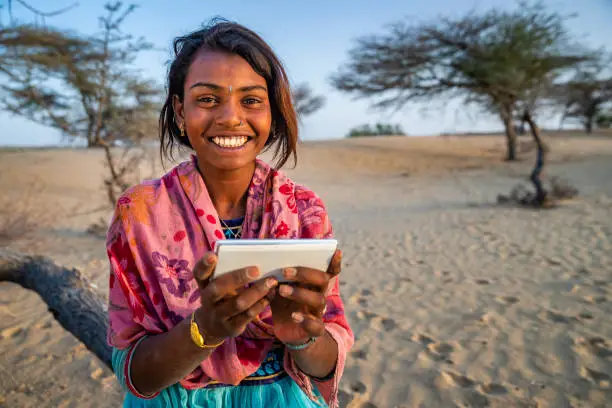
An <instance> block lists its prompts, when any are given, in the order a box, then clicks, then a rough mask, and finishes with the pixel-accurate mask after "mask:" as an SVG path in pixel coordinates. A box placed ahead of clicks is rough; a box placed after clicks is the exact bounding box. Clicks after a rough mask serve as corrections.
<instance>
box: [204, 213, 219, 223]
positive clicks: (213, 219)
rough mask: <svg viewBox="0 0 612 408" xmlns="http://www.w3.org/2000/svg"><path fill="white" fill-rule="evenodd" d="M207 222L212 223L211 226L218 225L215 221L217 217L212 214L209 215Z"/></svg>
mask: <svg viewBox="0 0 612 408" xmlns="http://www.w3.org/2000/svg"><path fill="white" fill-rule="evenodd" d="M206 221H208V222H210V223H211V224H216V222H217V220H215V217H213V216H212V215H211V214H208V216H207V217H206Z"/></svg>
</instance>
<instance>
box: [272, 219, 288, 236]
mask: <svg viewBox="0 0 612 408" xmlns="http://www.w3.org/2000/svg"><path fill="white" fill-rule="evenodd" d="M288 233H289V226H288V225H287V224H286V223H285V221H281V223H280V224H279V225H278V227H276V229H275V230H274V235H275V236H276V237H277V238H279V237H284V236H286V235H287V234H288Z"/></svg>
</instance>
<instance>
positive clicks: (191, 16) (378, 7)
mask: <svg viewBox="0 0 612 408" xmlns="http://www.w3.org/2000/svg"><path fill="white" fill-rule="evenodd" d="M6 3H7V0H0V4H2V5H3V6H4V7H3V9H2V10H1V11H0V13H1V14H0V17H1V18H2V21H3V22H5V21H7V19H8V13H7V11H6ZM73 3H74V1H73V0H53V1H49V0H29V4H31V5H32V6H34V7H37V8H38V9H39V10H42V11H53V10H56V9H58V8H63V7H65V6H68V5H70V4H73ZM104 3H105V1H102V0H80V1H79V4H78V6H77V7H75V8H73V9H71V10H69V11H68V12H66V13H64V14H61V15H58V16H55V17H50V18H48V19H47V20H46V24H47V25H52V26H56V27H60V28H65V29H70V30H75V31H78V32H82V33H87V34H94V33H96V32H97V31H98V30H99V27H98V16H100V15H101V14H102V13H103V11H104V10H103V5H104ZM544 3H545V4H546V5H548V6H549V7H550V9H552V10H556V11H558V12H559V13H561V14H567V15H569V14H574V13H575V14H577V15H576V16H575V17H574V18H572V19H570V20H568V22H567V26H568V28H569V29H570V31H571V33H572V34H573V35H575V36H576V38H577V39H578V40H580V41H582V42H583V43H585V44H587V45H588V46H591V47H606V48H607V49H608V50H610V51H612V28H611V27H612V25H611V24H610V22H611V21H612V0H583V1H580V2H578V1H575V0H574V1H572V0H547V1H544ZM138 4H139V5H140V6H139V8H138V9H137V10H136V11H135V12H134V13H133V14H132V15H130V16H129V17H128V18H127V20H126V21H125V23H124V25H123V30H124V32H126V33H130V34H133V35H135V36H143V37H145V38H146V39H147V40H148V41H150V42H152V43H153V44H154V45H155V46H156V47H157V48H158V49H159V51H155V52H147V53H146V54H142V55H141V56H140V57H139V58H138V60H137V62H136V68H138V69H141V70H142V74H143V76H145V77H147V78H151V79H154V80H156V81H158V82H159V83H160V84H163V83H164V82H165V74H166V69H167V63H168V60H169V58H170V57H171V54H170V48H171V44H172V40H173V39H174V38H175V37H176V36H179V35H182V34H186V33H188V32H190V31H192V30H196V29H198V28H199V27H200V26H201V25H202V24H204V23H206V22H207V21H208V20H209V19H210V18H212V17H215V16H221V17H224V18H226V19H229V20H233V21H236V22H238V23H240V24H243V25H245V26H247V27H249V28H250V29H252V30H254V31H256V32H257V33H259V34H260V35H261V36H262V37H263V38H264V40H266V41H267V42H268V43H269V44H270V46H271V47H272V48H273V50H274V51H275V52H276V54H277V55H278V56H279V57H280V59H281V61H282V62H283V63H284V65H285V68H286V69H287V71H288V74H289V77H290V80H291V82H292V83H294V84H297V83H301V82H307V83H308V84H309V85H310V86H311V88H312V89H313V90H314V91H315V93H317V94H321V95H323V96H325V98H326V103H325V106H324V107H323V108H322V109H321V110H319V111H317V112H316V113H314V114H312V115H310V116H307V117H305V118H303V120H302V124H301V127H300V132H301V133H300V137H301V138H302V139H303V140H318V139H337V138H342V137H344V136H345V135H346V134H347V133H348V131H349V129H350V128H352V127H355V126H359V125H361V124H365V123H370V124H373V123H375V122H377V121H380V122H385V123H393V124H395V123H399V124H400V125H401V126H402V128H403V129H404V131H405V132H406V133H407V134H409V135H419V136H421V135H437V134H440V133H449V132H468V131H499V130H500V129H501V125H500V123H499V120H498V119H496V118H495V117H490V116H486V115H483V114H482V113H480V112H479V111H478V110H477V109H475V108H469V109H466V108H465V107H463V106H461V105H460V103H459V102H458V101H450V102H448V103H444V104H442V103H440V102H439V101H434V100H432V101H431V102H429V103H420V104H410V105H406V106H405V107H404V108H403V109H402V110H400V111H397V112H381V111H377V110H373V109H372V108H370V107H369V103H370V102H371V101H369V100H367V99H355V98H353V97H352V96H350V95H346V94H343V93H341V92H339V91H336V90H334V89H333V88H332V86H331V84H330V81H329V77H330V76H331V75H332V74H333V73H334V72H336V71H337V70H338V69H339V68H340V67H341V66H342V64H344V63H345V62H347V61H348V51H349V50H350V49H351V48H352V47H353V46H354V44H355V40H356V39H357V38H359V37H361V36H364V35H369V34H377V33H383V32H384V30H385V26H386V25H387V24H389V23H393V22H396V21H399V20H403V19H410V20H414V21H421V20H423V21H427V20H431V19H434V18H437V17H439V16H451V17H452V16H461V15H463V14H465V13H466V12H469V11H474V10H476V11H478V10H481V9H482V10H485V9H489V8H491V7H499V8H513V7H514V6H515V4H516V2H515V1H512V0H505V1H504V0H427V1H415V0H413V1H410V0H404V1H401V0H369V1H366V0H326V1H319V0H310V1H307V2H306V1H299V2H298V1H291V2H289V1H281V0H268V1H260V2H253V1H246V0H244V1H237V0H216V1H210V0H199V1H197V0H191V1H189V0H172V1H171V0H165V1H163V0H148V1H142V2H140V3H138ZM13 14H14V16H15V17H16V18H18V19H19V20H21V21H30V22H31V21H33V20H34V18H35V17H34V15H33V14H31V13H30V12H29V11H27V10H26V9H24V8H23V7H21V6H20V5H18V4H14V5H13ZM544 125H545V126H546V125H550V126H555V127H556V126H557V125H558V122H557V121H556V120H553V118H550V119H547V122H545V123H544ZM59 141H60V135H59V133H58V132H57V131H55V130H53V129H50V128H46V127H43V126H40V125H36V124H33V123H32V122H30V121H28V120H27V119H26V118H22V117H15V116H9V115H8V114H6V113H3V112H0V145H22V146H26V145H27V146H30V145H55V144H57V143H59Z"/></svg>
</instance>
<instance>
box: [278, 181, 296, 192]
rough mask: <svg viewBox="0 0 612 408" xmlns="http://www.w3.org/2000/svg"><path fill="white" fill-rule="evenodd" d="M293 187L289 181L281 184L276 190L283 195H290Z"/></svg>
mask: <svg viewBox="0 0 612 408" xmlns="http://www.w3.org/2000/svg"><path fill="white" fill-rule="evenodd" d="M292 190H293V188H291V184H290V183H285V184H283V185H282V186H280V187H279V188H278V191H280V192H281V194H284V195H291V193H292Z"/></svg>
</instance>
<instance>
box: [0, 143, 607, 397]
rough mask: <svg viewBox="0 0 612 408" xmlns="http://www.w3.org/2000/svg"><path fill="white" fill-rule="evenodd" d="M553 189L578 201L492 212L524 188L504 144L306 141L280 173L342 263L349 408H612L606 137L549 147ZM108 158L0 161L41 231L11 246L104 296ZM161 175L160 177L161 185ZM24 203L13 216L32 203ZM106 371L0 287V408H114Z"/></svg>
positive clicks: (59, 154) (24, 156)
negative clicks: (314, 208)
mask: <svg viewBox="0 0 612 408" xmlns="http://www.w3.org/2000/svg"><path fill="white" fill-rule="evenodd" d="M549 141H550V143H551V147H552V152H553V153H552V157H551V161H552V162H553V164H552V165H551V166H550V168H549V171H548V173H549V174H554V175H560V176H563V177H566V178H568V179H569V180H571V181H572V182H573V183H574V184H575V185H577V186H578V187H579V188H580V190H581V197H580V199H576V200H573V201H571V202H567V203H564V204H563V205H562V206H561V207H559V208H557V209H555V210H549V211H534V210H527V209H518V208H511V207H501V206H497V205H495V204H494V203H495V198H496V196H497V194H498V193H507V192H508V191H509V190H510V188H511V187H512V186H513V185H514V184H515V183H517V182H519V181H521V180H523V179H524V178H525V175H527V174H528V170H529V167H530V165H531V162H532V160H533V159H532V156H533V153H532V152H531V153H525V154H524V157H525V160H524V161H522V162H520V163H517V164H512V165H508V164H505V163H502V162H501V161H500V157H502V155H503V147H504V144H503V139H502V138H501V137H489V136H478V137H468V136H461V137H439V138H377V139H362V140H350V141H337V142H317V143H304V144H302V145H301V146H300V149H301V150H300V152H301V156H300V162H299V164H298V167H297V168H296V169H294V170H290V171H289V172H290V174H291V175H292V176H293V177H294V178H295V179H296V180H297V181H298V182H302V183H305V184H307V185H308V186H309V187H311V188H313V189H314V190H315V191H317V192H318V193H319V194H320V195H321V196H322V197H323V198H324V200H325V202H326V204H327V206H328V207H329V211H330V214H331V216H332V219H333V222H334V226H335V229H336V232H337V236H338V238H339V239H340V241H341V243H342V247H343V249H344V252H345V266H344V270H343V272H342V277H343V285H342V294H343V297H344V300H345V303H346V306H347V311H348V314H349V319H350V323H351V324H352V327H353V329H354V331H355V335H356V344H355V348H354V350H353V351H352V353H351V354H350V356H349V358H348V361H347V367H346V372H345V376H344V378H343V381H342V395H341V398H342V401H343V406H348V407H364V408H365V407H368V408H372V407H434V408H435V407H443V408H445V407H487V406H488V407H539V408H543V407H551V408H553V407H554V408H563V407H605V406H610V404H612V403H611V402H610V401H612V318H611V317H610V316H612V139H611V138H608V137H599V138H596V137H590V138H587V137H586V136H584V135H580V134H576V135H567V134H566V135H563V136H559V135H557V136H552V135H551V136H550V137H549ZM102 160H103V157H102V155H101V152H96V151H84V150H36V151H4V152H0V188H1V189H2V192H3V200H4V201H3V203H4V204H3V205H7V204H6V203H7V200H12V201H9V204H10V203H12V204H11V205H15V203H18V205H17V206H16V208H25V207H27V208H30V210H31V211H35V213H36V214H37V218H39V219H40V220H41V222H42V225H41V227H40V228H39V229H37V230H36V231H35V232H34V233H33V234H32V235H30V236H29V237H26V238H23V239H20V240H17V241H13V242H11V243H10V244H9V247H10V248H12V249H15V250H19V251H23V252H29V253H37V254H44V255H47V256H49V257H51V258H52V259H53V260H55V262H57V263H58V264H60V265H65V266H68V267H75V268H78V269H80V270H82V271H83V272H84V273H85V274H86V275H87V276H88V277H90V278H91V279H92V280H93V282H94V283H95V284H96V285H97V287H98V289H99V291H100V293H101V294H103V295H104V294H105V293H106V291H107V270H108V266H107V260H106V256H105V248H104V241H103V239H101V238H99V237H95V236H92V235H89V234H87V233H86V232H85V230H86V228H87V227H88V226H89V225H90V224H91V223H93V222H95V221H96V220H98V219H99V218H100V217H103V218H105V219H107V218H108V215H109V214H108V213H107V212H94V213H92V212H91V211H92V210H95V209H96V208H98V207H99V206H100V205H101V204H103V203H104V195H103V193H102V192H101V191H100V186H101V179H102V174H103V172H104V167H103V165H102ZM160 171H161V170H160V167H159V166H158V167H157V172H158V173H159V172H160ZM28 190H30V191H33V195H31V196H30V199H29V200H24V199H23V197H24V194H27V191H28ZM122 395H123V394H122V391H121V390H120V388H119V386H118V384H117V382H116V380H115V378H114V377H113V375H112V373H111V372H110V371H109V370H107V369H106V368H105V367H104V366H103V365H102V364H101V363H100V362H99V361H98V360H97V359H96V358H95V357H93V356H92V355H91V354H90V353H89V352H88V351H87V350H86V349H85V347H84V346H82V345H81V344H80V343H79V342H78V341H77V340H75V339H74V338H73V337H72V336H71V335H70V334H69V333H67V332H66V331H64V330H63V329H62V328H61V327H60V326H59V325H58V324H57V323H56V322H55V321H54V319H53V317H52V316H51V315H50V313H48V312H47V310H46V307H45V305H44V303H43V302H42V301H41V300H40V299H39V298H38V296H37V295H36V294H34V293H30V292H27V291H25V290H23V289H21V288H20V287H19V286H16V285H13V284H8V283H2V284H0V406H3V407H4V406H6V407H43V406H44V407H110V406H120V403H121V400H122Z"/></svg>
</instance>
